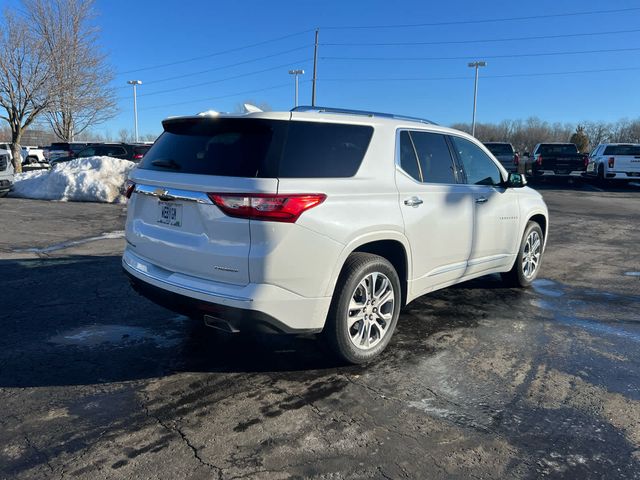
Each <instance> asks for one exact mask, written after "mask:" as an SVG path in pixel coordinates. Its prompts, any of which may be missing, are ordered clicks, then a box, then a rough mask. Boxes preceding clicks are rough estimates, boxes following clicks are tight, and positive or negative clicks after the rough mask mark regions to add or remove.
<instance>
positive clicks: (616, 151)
mask: <svg viewBox="0 0 640 480" xmlns="http://www.w3.org/2000/svg"><path fill="white" fill-rule="evenodd" d="M603 155H633V156H637V155H640V145H609V146H608V147H607V148H605V149H604V153H603Z"/></svg>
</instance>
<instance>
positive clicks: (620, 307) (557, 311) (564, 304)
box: [531, 272, 640, 342]
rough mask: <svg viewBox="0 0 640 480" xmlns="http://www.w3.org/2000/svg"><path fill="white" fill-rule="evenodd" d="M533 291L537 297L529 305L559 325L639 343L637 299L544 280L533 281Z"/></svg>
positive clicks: (639, 321) (639, 300)
mask: <svg viewBox="0 0 640 480" xmlns="http://www.w3.org/2000/svg"><path fill="white" fill-rule="evenodd" d="M627 273H636V272H627ZM639 276H640V275H639ZM533 290H534V291H535V293H537V294H539V295H537V296H536V298H534V299H532V300H531V304H532V305H533V306H535V307H537V308H540V309H542V310H546V311H548V312H551V313H552V314H553V317H554V319H555V320H556V321H558V322H560V323H563V324H565V325H570V326H577V327H580V328H582V329H584V330H588V331H591V332H593V333H597V334H604V335H610V336H615V337H622V338H625V339H628V340H631V341H634V342H640V332H638V331H636V330H638V327H640V314H638V309H637V305H638V304H639V302H640V297H637V296H632V295H619V294H616V293H612V292H605V291H600V290H589V289H577V288H573V287H569V286H567V285H563V284H560V283H558V282H554V281H552V280H546V279H541V280H536V281H534V282H533Z"/></svg>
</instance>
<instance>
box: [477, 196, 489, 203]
mask: <svg viewBox="0 0 640 480" xmlns="http://www.w3.org/2000/svg"><path fill="white" fill-rule="evenodd" d="M476 203H487V197H478V198H476Z"/></svg>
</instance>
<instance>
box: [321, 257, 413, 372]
mask: <svg viewBox="0 0 640 480" xmlns="http://www.w3.org/2000/svg"><path fill="white" fill-rule="evenodd" d="M401 302H402V292H401V288H400V280H399V278H398V274H397V272H396V270H395V269H394V268H393V265H391V263H390V262H389V261H388V260H386V259H385V258H383V257H380V256H378V255H373V254H370V253H363V252H356V253H353V254H351V255H350V256H349V258H348V259H347V261H346V263H345V266H344V268H343V270H342V273H341V274H340V278H339V279H338V283H337V284H336V288H335V292H334V295H333V300H332V303H331V308H330V310H329V316H328V318H327V325H326V327H325V329H324V331H323V336H324V337H325V339H326V340H327V343H328V344H329V346H330V347H331V348H332V350H333V351H334V352H335V353H336V354H337V356H338V357H340V358H341V359H342V360H345V361H347V362H349V363H365V362H368V361H369V360H371V359H373V358H374V357H375V356H377V355H379V354H380V353H381V352H382V351H383V350H384V349H385V348H386V346H387V345H388V344H389V340H390V339H391V336H392V335H393V332H394V330H395V328H396V324H397V322H398V316H399V315H400V307H401Z"/></svg>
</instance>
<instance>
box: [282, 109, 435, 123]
mask: <svg viewBox="0 0 640 480" xmlns="http://www.w3.org/2000/svg"><path fill="white" fill-rule="evenodd" d="M291 111H292V112H318V113H341V114H344V115H363V116H366V117H382V118H395V119H397V120H409V121H412V122H419V123H426V124H429V125H437V123H435V122H432V121H431V120H427V119H426V118H418V117H409V116H407V115H395V114H393V113H381V112H369V111H367V110H351V109H349V108H332V107H311V106H309V105H302V106H300V107H295V108H292V109H291Z"/></svg>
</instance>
